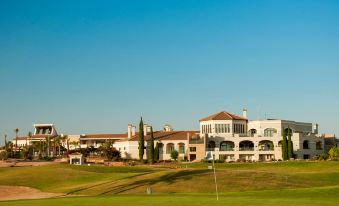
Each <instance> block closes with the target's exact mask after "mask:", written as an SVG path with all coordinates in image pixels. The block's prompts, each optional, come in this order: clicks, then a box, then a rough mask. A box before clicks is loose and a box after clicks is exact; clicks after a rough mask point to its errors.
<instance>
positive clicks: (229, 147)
mask: <svg viewBox="0 0 339 206" xmlns="http://www.w3.org/2000/svg"><path fill="white" fill-rule="evenodd" d="M233 148H234V143H233V142H230V141H224V142H221V143H220V151H233Z"/></svg>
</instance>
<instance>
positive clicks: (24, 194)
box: [0, 186, 64, 201]
mask: <svg viewBox="0 0 339 206" xmlns="http://www.w3.org/2000/svg"><path fill="white" fill-rule="evenodd" d="M60 196H64V194H62V193H48V192H41V191H40V190H37V189H33V188H30V187H21V186H0V201H6V200H20V199H42V198H51V197H60Z"/></svg>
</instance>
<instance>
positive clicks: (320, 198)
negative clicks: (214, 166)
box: [0, 188, 339, 206]
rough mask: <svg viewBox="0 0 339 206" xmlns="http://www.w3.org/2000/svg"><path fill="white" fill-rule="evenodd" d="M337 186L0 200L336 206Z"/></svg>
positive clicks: (78, 205) (53, 204)
mask: <svg viewBox="0 0 339 206" xmlns="http://www.w3.org/2000/svg"><path fill="white" fill-rule="evenodd" d="M338 194H339V188H314V189H299V190H275V191H258V192H236V193H228V194H222V195H220V197H219V201H217V200H216V198H215V195H213V194H199V195H197V194H167V195H115V196H96V197H69V198H57V199H44V200H23V201H8V202H0V206H1V205H6V206H22V205H35V206H44V205H49V206H59V205H69V206H92V205H100V206H106V205H107V206H108V205H124V206H135V205H144V206H158V205H161V206H173V205H179V206H192V205H195V206H206V205H209V206H214V205H215V206H221V205H223V206H224V205H232V206H233V205H239V206H241V205H246V206H248V205H260V206H269V205H274V206H292V205H298V206H310V205H312V206H317V205H322V206H327V205H337V204H338V201H339V195H338Z"/></svg>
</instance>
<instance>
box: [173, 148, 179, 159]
mask: <svg viewBox="0 0 339 206" xmlns="http://www.w3.org/2000/svg"><path fill="white" fill-rule="evenodd" d="M178 156H179V152H178V151H177V150H173V151H172V152H171V158H172V159H174V160H175V161H177V159H178Z"/></svg>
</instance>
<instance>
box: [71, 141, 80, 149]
mask: <svg viewBox="0 0 339 206" xmlns="http://www.w3.org/2000/svg"><path fill="white" fill-rule="evenodd" d="M70 144H71V145H72V146H74V150H76V149H77V146H78V145H79V142H78V141H72V142H70Z"/></svg>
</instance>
